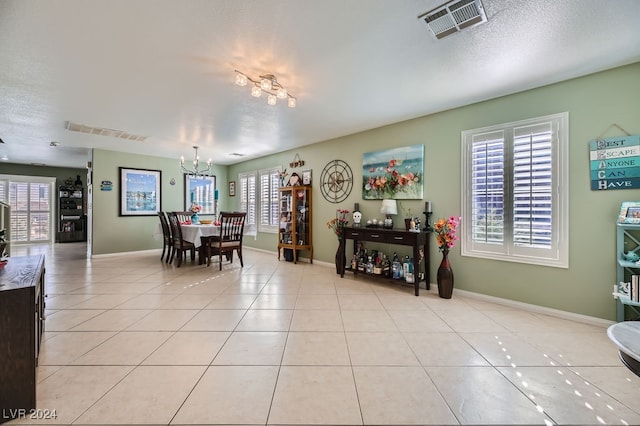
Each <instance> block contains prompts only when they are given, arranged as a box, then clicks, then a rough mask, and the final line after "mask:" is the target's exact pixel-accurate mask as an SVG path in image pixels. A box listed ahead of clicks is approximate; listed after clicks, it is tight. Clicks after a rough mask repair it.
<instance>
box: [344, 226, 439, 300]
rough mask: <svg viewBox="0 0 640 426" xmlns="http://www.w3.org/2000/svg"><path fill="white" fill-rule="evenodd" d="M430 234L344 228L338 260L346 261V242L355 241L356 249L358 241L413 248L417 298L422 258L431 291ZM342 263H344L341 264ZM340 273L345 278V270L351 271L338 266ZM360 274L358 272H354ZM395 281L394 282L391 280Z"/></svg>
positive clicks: (427, 284)
mask: <svg viewBox="0 0 640 426" xmlns="http://www.w3.org/2000/svg"><path fill="white" fill-rule="evenodd" d="M428 236H429V232H425V231H422V232H411V231H405V230H404V229H384V228H354V227H348V226H347V227H344V228H343V229H342V238H341V239H340V245H339V246H338V254H337V259H345V256H346V245H347V243H346V241H347V240H353V241H354V247H355V244H356V243H357V241H369V242H375V243H382V244H396V245H401V246H411V247H413V270H414V275H415V281H414V287H415V293H416V296H418V295H419V292H420V281H421V280H420V272H421V269H420V265H421V262H420V258H421V257H423V258H424V270H425V273H424V276H425V280H426V287H427V290H429V287H430V283H431V280H430V276H429V238H427V237H428ZM340 263H342V262H340ZM337 267H338V270H339V271H340V276H341V277H344V272H345V270H351V268H347V266H346V265H337ZM353 272H354V273H356V274H357V273H358V271H353ZM390 281H393V280H390Z"/></svg>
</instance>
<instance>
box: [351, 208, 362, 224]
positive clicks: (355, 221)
mask: <svg viewBox="0 0 640 426" xmlns="http://www.w3.org/2000/svg"><path fill="white" fill-rule="evenodd" d="M361 220H362V213H360V212H358V211H355V212H353V224H354V226H360V221H361Z"/></svg>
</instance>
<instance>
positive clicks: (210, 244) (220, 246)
mask: <svg viewBox="0 0 640 426" xmlns="http://www.w3.org/2000/svg"><path fill="white" fill-rule="evenodd" d="M246 217H247V213H246V212H233V213H231V212H222V213H220V236H219V238H211V239H209V240H208V241H207V266H209V264H210V256H211V254H217V255H218V264H219V266H220V270H222V255H223V254H224V255H225V256H226V257H227V259H229V260H230V261H231V263H233V251H234V250H235V251H236V253H238V258H239V259H240V266H244V261H243V259H242V236H243V233H244V222H245V219H246Z"/></svg>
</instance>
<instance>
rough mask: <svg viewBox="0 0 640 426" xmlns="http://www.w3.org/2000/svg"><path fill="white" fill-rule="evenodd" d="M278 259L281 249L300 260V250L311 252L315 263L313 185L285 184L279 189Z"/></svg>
mask: <svg viewBox="0 0 640 426" xmlns="http://www.w3.org/2000/svg"><path fill="white" fill-rule="evenodd" d="M278 206H279V209H278V217H279V220H278V260H280V252H281V250H285V259H286V258H287V250H290V252H289V253H290V254H291V255H292V256H293V259H292V260H293V262H294V263H297V262H298V252H299V251H301V250H305V251H308V252H309V261H310V262H311V263H313V238H312V230H311V223H312V222H311V217H312V211H313V209H312V205H311V187H310V186H284V187H281V188H280V189H279V197H278Z"/></svg>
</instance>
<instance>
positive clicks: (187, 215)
mask: <svg viewBox="0 0 640 426" xmlns="http://www.w3.org/2000/svg"><path fill="white" fill-rule="evenodd" d="M173 213H175V214H176V215H177V216H178V223H184V222H187V221H190V220H191V216H192V215H193V213H192V212H173Z"/></svg>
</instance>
